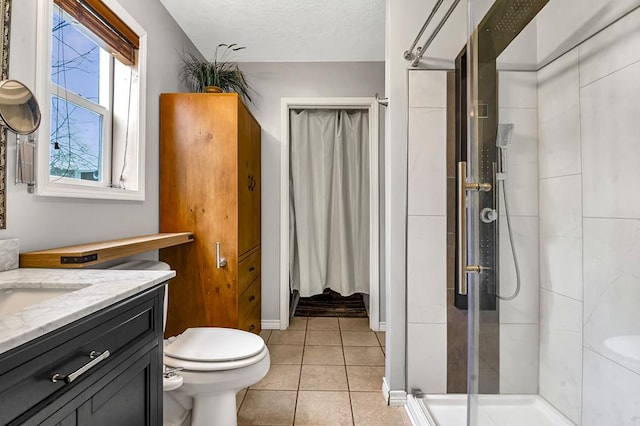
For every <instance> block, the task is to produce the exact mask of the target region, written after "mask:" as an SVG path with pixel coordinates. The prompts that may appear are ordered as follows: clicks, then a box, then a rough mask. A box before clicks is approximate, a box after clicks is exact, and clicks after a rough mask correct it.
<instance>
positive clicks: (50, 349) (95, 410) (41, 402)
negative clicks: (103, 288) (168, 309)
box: [0, 287, 164, 426]
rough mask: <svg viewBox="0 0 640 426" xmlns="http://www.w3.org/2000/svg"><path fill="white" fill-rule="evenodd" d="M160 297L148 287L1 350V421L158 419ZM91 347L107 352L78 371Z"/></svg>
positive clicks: (144, 422)
mask: <svg viewBox="0 0 640 426" xmlns="http://www.w3.org/2000/svg"><path fill="white" fill-rule="evenodd" d="M163 298H164V290H163V289H162V287H160V288H156V289H154V290H149V291H147V292H145V293H143V294H141V295H139V296H136V297H133V298H130V299H128V300H126V301H123V302H120V303H118V304H116V305H113V306H111V307H109V308H106V309H103V310H102V311H99V312H98V313H96V314H93V315H90V316H88V317H85V318H83V319H81V320H78V321H76V322H74V323H72V324H70V325H68V326H65V327H63V328H61V329H59V330H56V331H54V332H51V333H49V334H47V335H45V336H43V337H41V338H38V339H36V340H34V341H32V342H29V343H26V344H24V345H22V346H19V347H17V348H15V349H12V350H10V351H8V352H6V353H3V354H1V355H0V424H1V425H63V426H72V425H80V426H83V425H87V426H88V425H91V426H96V425H98V426H100V425H104V426H107V425H131V426H155V425H158V424H161V423H162V376H161V374H162V316H163V313H162V310H163V309H162V306H163ZM92 351H97V352H99V353H101V354H104V353H105V351H109V356H108V357H105V358H104V359H101V360H100V361H98V362H95V363H93V364H92V365H91V368H87V369H85V370H83V369H82V368H83V367H85V366H87V365H88V364H89V363H91V362H92V358H91V356H90V353H91V352H92ZM93 359H98V358H97V357H96V356H95V355H94V358H93ZM74 372H81V373H80V374H78V375H77V378H74V380H72V381H70V382H69V383H67V382H66V381H65V380H57V381H56V382H53V381H52V380H51V379H52V377H53V376H54V375H55V374H56V373H58V374H60V375H71V373H74Z"/></svg>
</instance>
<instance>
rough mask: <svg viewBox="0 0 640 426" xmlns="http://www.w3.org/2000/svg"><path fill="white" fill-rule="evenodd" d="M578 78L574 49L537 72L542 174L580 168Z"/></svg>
mask: <svg viewBox="0 0 640 426" xmlns="http://www.w3.org/2000/svg"><path fill="white" fill-rule="evenodd" d="M579 78H580V77H579V71H578V53H577V51H571V52H569V53H567V54H566V55H564V56H562V57H560V58H559V59H557V60H556V61H555V62H553V63H551V64H549V65H548V66H547V67H545V68H543V69H542V70H540V71H539V72H538V102H539V109H538V125H539V135H540V142H539V143H540V156H539V161H540V164H539V168H540V177H541V178H546V177H554V176H565V175H570V174H576V173H580V171H581V167H580V126H579V122H580V121H579V120H580V102H579V90H578V89H579Z"/></svg>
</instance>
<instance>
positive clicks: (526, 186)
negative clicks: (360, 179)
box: [404, 0, 640, 426]
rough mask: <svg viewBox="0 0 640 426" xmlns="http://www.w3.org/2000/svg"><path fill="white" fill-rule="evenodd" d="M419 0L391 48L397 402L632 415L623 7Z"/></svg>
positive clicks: (629, 153) (435, 414)
mask: <svg viewBox="0 0 640 426" xmlns="http://www.w3.org/2000/svg"><path fill="white" fill-rule="evenodd" d="M432 3H434V9H433V11H432V13H430V14H429V15H428V16H429V18H428V19H427V22H426V23H425V28H426V29H430V28H432V27H433V30H432V32H431V33H429V32H428V31H421V32H420V36H419V37H417V38H416V40H418V39H420V38H421V36H422V34H423V33H425V34H427V36H426V37H424V39H425V40H426V42H425V44H424V45H423V46H422V47H421V48H420V49H418V50H417V51H415V52H414V47H415V46H416V45H417V44H418V43H414V45H413V46H412V47H411V48H410V49H409V50H408V51H407V52H405V54H404V56H405V59H407V60H408V61H410V62H409V63H410V65H409V132H408V134H409V145H408V168H409V182H408V185H409V187H408V194H409V199H408V222H407V223H408V224H407V227H408V232H407V234H408V237H407V240H408V241H407V271H408V273H407V280H408V284H407V300H408V305H407V316H408V318H407V321H408V326H407V345H408V359H407V388H408V390H409V391H411V394H412V395H411V396H410V397H409V407H410V412H411V413H412V416H413V418H414V420H416V421H418V422H419V423H424V424H430V425H443V426H458V425H487V426H501V425H518V426H521V425H535V426H543V425H550V426H551V425H553V426H555V425H594V426H595V425H603V426H605V425H620V426H638V425H640V309H639V308H638V307H639V306H640V197H637V196H635V195H633V192H634V189H633V187H634V186H635V185H634V183H636V182H640V167H638V161H640V139H639V138H638V135H640V1H638V0H600V1H595V0H586V1H585V0H582V1H578V0H495V1H493V0H463V1H461V2H458V1H456V0H453V2H443V1H441V0H438V1H434V2H432ZM441 6H442V7H441ZM438 20H439V21H438ZM447 20H449V21H447ZM436 22H439V23H438V24H436ZM465 22H466V28H467V29H466V31H465V37H464V40H465V41H466V43H463V45H460V46H459V47H458V50H457V51H456V52H451V53H452V54H451V56H450V57H449V58H447V59H448V61H449V62H448V63H450V64H451V66H446V64H447V62H446V61H445V62H444V64H445V65H444V66H443V61H442V57H441V54H440V55H435V57H437V58H438V61H435V60H434V57H431V56H430V46H431V44H432V43H435V44H437V43H438V40H439V38H442V37H450V38H451V37H453V38H455V32H456V31H461V29H460V27H461V26H462V27H464V26H465ZM441 51H442V50H441ZM441 51H440V52H439V53H441ZM437 161H441V162H442V163H443V164H446V167H445V166H442V165H436V162H437ZM440 186H442V188H440ZM425 200H426V201H425ZM440 264H442V265H446V267H441V266H439V265H440ZM425 268H428V269H429V271H430V272H431V274H429V276H425V274H424V273H422V271H424V270H425Z"/></svg>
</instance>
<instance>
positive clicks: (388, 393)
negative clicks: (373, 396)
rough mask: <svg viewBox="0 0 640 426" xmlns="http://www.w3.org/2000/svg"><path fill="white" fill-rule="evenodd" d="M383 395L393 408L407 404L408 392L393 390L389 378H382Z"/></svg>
mask: <svg viewBox="0 0 640 426" xmlns="http://www.w3.org/2000/svg"><path fill="white" fill-rule="evenodd" d="M382 395H383V396H384V399H385V401H387V405H390V406H392V407H401V406H403V405H405V404H406V403H407V392H405V391H403V390H391V389H390V388H389V384H388V383H387V378H386V377H383V378H382Z"/></svg>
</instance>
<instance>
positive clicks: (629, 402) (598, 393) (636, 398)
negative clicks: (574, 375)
mask: <svg viewBox="0 0 640 426" xmlns="http://www.w3.org/2000/svg"><path fill="white" fill-rule="evenodd" d="M639 389H640V375H638V374H635V373H632V372H631V371H629V370H628V369H626V368H624V367H622V366H620V365H619V364H616V363H615V362H612V361H610V360H609V359H607V358H604V357H602V356H600V355H598V354H597V353H595V352H593V351H591V350H590V349H585V351H584V390H583V392H584V401H583V403H582V407H583V408H582V425H583V426H603V425H607V426H608V425H611V426H613V425H616V426H638V424H640V392H639V391H638V390H639Z"/></svg>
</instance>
